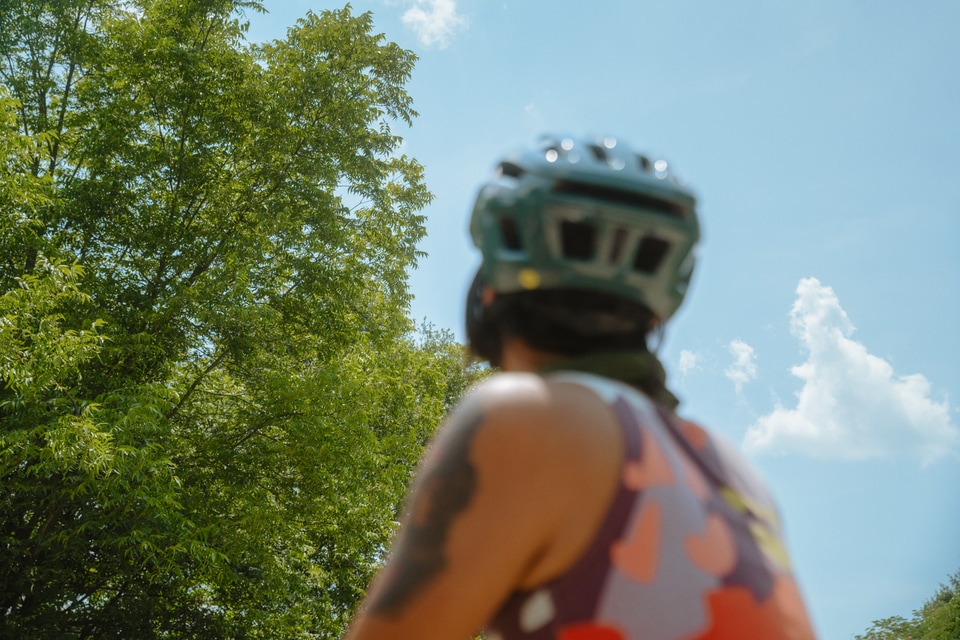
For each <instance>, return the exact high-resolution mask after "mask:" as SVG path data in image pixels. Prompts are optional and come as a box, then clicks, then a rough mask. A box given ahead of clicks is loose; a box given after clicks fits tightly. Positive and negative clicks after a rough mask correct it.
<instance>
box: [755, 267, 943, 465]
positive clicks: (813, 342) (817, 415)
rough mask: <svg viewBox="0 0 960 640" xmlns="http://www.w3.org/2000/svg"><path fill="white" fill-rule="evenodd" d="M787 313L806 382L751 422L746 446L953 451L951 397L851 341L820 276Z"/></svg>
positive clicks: (858, 454)
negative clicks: (792, 401)
mask: <svg viewBox="0 0 960 640" xmlns="http://www.w3.org/2000/svg"><path fill="white" fill-rule="evenodd" d="M790 317H791V323H790V324H791V332H792V333H793V334H794V335H795V336H796V337H797V338H798V339H799V340H800V342H801V344H802V345H803V348H804V350H805V351H806V353H807V361H806V362H804V363H803V364H801V365H798V366H795V367H793V368H792V369H791V373H792V374H793V375H794V376H796V377H797V378H800V379H801V380H803V388H802V389H801V390H800V391H799V392H798V393H797V406H796V407H795V408H793V409H788V408H786V407H782V406H778V407H776V408H775V409H774V410H773V412H771V413H770V414H768V415H765V416H762V417H761V418H760V419H759V420H757V422H756V424H754V425H753V426H751V427H750V429H749V430H748V431H747V434H746V437H745V439H744V445H745V446H746V447H747V448H748V449H750V450H753V451H763V452H771V453H782V452H787V451H796V452H801V453H806V454H809V455H813V456H817V457H822V458H874V457H885V456H891V455H895V454H906V455H911V456H915V457H918V458H920V459H921V460H922V461H923V462H924V463H928V462H931V461H933V460H935V459H936V458H938V457H941V456H943V455H946V454H948V453H951V452H955V451H956V449H957V447H958V445H960V430H958V429H957V427H956V426H954V425H953V424H952V423H951V420H950V406H949V403H948V402H947V401H946V400H945V399H944V400H943V401H942V402H936V401H934V400H933V399H931V397H930V383H929V382H928V381H927V379H926V378H925V377H924V376H922V375H920V374H918V373H915V374H912V375H906V376H900V375H896V374H895V373H894V371H893V367H892V366H890V364H889V363H888V362H887V361H886V360H884V359H882V358H879V357H877V356H875V355H873V354H871V353H869V352H868V351H867V349H866V347H864V346H863V345H862V344H860V343H859V342H857V341H855V340H852V339H851V338H850V336H851V335H852V334H853V332H854V326H853V323H851V322H850V319H849V318H848V317H847V314H846V313H845V312H844V310H843V309H842V308H841V307H840V301H839V300H838V299H837V296H836V295H835V294H834V292H833V289H831V288H830V287H826V286H823V285H821V284H820V282H819V281H818V280H817V279H815V278H805V279H803V280H801V281H800V284H799V285H798V286H797V299H796V302H794V305H793V308H792V309H791V311H790Z"/></svg>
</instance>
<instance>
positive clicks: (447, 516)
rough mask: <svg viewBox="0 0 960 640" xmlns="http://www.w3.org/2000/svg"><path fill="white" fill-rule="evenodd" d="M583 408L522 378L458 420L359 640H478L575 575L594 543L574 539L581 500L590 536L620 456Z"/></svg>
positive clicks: (424, 484) (427, 476)
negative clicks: (592, 435)
mask: <svg viewBox="0 0 960 640" xmlns="http://www.w3.org/2000/svg"><path fill="white" fill-rule="evenodd" d="M575 395H576V393H574V394H573V396H575ZM558 396H566V397H558ZM579 404H582V403H579ZM567 405H570V406H567ZM577 406H578V403H577V402H576V401H575V397H571V396H570V394H569V393H566V394H558V393H557V392H556V390H555V389H554V390H551V388H550V387H549V386H548V385H546V384H544V383H543V381H542V380H540V379H539V378H536V377H535V376H526V375H519V376H517V375H510V376H500V377H499V379H498V380H495V381H493V382H492V383H490V384H487V385H485V386H484V388H482V389H480V390H478V391H476V392H474V393H473V394H471V396H470V397H469V398H468V399H467V400H466V401H465V402H464V403H463V405H461V406H460V407H459V408H458V409H457V410H456V411H454V412H453V413H452V414H451V415H450V416H449V418H448V420H447V422H446V424H445V425H444V427H443V429H442V431H441V434H440V436H439V438H438V440H437V441H436V442H435V443H434V444H433V445H432V447H431V450H430V452H429V453H428V455H427V456H426V460H425V462H424V464H423V466H422V468H421V469H420V471H419V473H418V477H417V480H416V482H415V484H414V487H413V491H412V494H411V498H410V501H409V507H408V513H407V514H406V516H405V520H404V522H403V523H402V525H401V528H400V531H399V534H398V538H397V540H396V543H395V545H394V548H393V550H392V553H391V555H390V557H389V559H388V561H387V564H386V566H385V567H384V569H383V571H382V572H381V573H380V575H379V576H378V578H377V579H376V580H375V581H374V584H373V586H372V587H371V590H370V591H369V593H368V597H367V599H366V602H365V604H364V606H363V607H362V608H361V610H360V612H359V613H358V615H357V617H356V618H355V620H354V622H353V625H352V626H351V630H350V632H349V633H348V636H347V638H348V639H349V640H381V639H390V640H404V639H406V638H409V639H413V638H416V639H417V640H429V639H434V638H435V639H444V640H446V639H466V638H469V637H470V636H471V634H473V633H476V631H477V630H478V629H479V628H480V627H481V626H482V625H483V624H484V623H485V622H486V621H487V620H488V619H489V618H490V616H491V615H492V614H493V613H495V611H496V610H497V608H498V607H499V606H500V605H501V604H502V603H503V601H504V599H505V598H506V597H507V596H508V595H509V594H510V593H511V592H512V591H514V590H515V589H517V588H521V587H523V588H527V587H529V586H532V585H533V584H536V583H538V582H542V581H544V580H545V579H546V578H548V577H553V575H551V573H553V574H556V573H558V572H559V569H562V568H565V567H563V566H562V564H563V563H564V562H565V558H567V557H570V558H571V559H572V558H574V557H575V554H576V553H578V552H579V549H577V545H578V541H581V542H582V541H586V540H588V538H589V535H590V534H591V533H592V530H591V531H586V530H584V531H583V532H582V533H581V534H580V535H579V536H578V535H577V527H576V526H574V527H573V528H572V529H571V527H570V525H569V522H568V521H569V520H570V519H571V518H572V514H573V513H574V511H575V510H576V509H575V508H574V507H572V506H571V498H573V499H574V500H576V499H577V498H578V497H581V498H582V500H581V502H583V503H584V504H589V505H590V506H589V507H588V508H587V509H586V513H585V514H584V515H585V516H586V518H585V519H586V523H587V524H586V527H587V528H589V526H590V519H591V518H593V520H594V521H598V520H599V514H600V509H602V508H603V505H604V500H603V498H604V496H606V499H607V500H609V495H611V494H612V486H613V485H615V482H616V480H615V474H616V466H617V465H616V464H615V461H616V459H617V456H619V450H618V447H619V442H617V441H615V440H613V441H611V440H609V439H607V440H603V439H601V440H600V445H599V447H598V446H597V443H596V442H594V441H592V440H590V439H589V437H587V436H584V435H581V434H583V431H584V430H583V428H582V427H583V423H584V422H585V421H588V420H590V415H589V412H586V413H584V412H583V411H581V412H580V413H581V414H583V415H578V413H577V411H578V410H577ZM611 460H613V461H614V464H613V465H610V464H609V463H610V461H611ZM609 466H612V467H614V469H613V470H610V471H608V470H607V467H609ZM598 500H599V502H600V504H599V506H596V505H597V501H598ZM594 511H596V513H594ZM591 514H592V515H591ZM582 520H583V518H581V521H582ZM581 539H582V540H581Z"/></svg>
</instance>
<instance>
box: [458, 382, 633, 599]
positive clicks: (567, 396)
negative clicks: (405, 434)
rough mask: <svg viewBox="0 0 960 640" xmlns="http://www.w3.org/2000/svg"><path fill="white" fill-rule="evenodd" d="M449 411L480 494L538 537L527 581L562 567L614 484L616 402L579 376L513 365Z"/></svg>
mask: <svg viewBox="0 0 960 640" xmlns="http://www.w3.org/2000/svg"><path fill="white" fill-rule="evenodd" d="M461 416H464V417H463V418H462V417H461ZM465 416H472V417H471V418H465ZM481 416H482V417H481ZM451 418H452V420H451V424H450V425H448V426H449V427H450V428H452V429H453V430H454V431H455V434H452V435H453V436H454V437H453V438H452V439H453V440H460V439H461V438H462V437H469V438H470V440H471V445H470V451H471V461H472V462H473V463H474V464H475V465H476V468H477V469H478V471H479V474H480V479H481V482H482V489H483V491H482V492H481V493H480V494H479V496H478V498H479V500H483V499H484V498H485V497H491V498H492V499H493V500H495V501H496V504H497V505H498V506H497V509H498V511H499V513H500V514H501V515H502V516H503V517H504V518H508V519H509V520H510V521H512V522H514V523H515V524H516V526H518V527H520V526H525V527H528V529H529V530H528V531H527V532H526V535H528V536H529V539H530V540H533V541H535V545H534V549H533V551H534V553H533V554H532V558H534V559H535V560H534V561H531V563H530V564H529V567H528V571H527V572H526V573H525V575H523V576H521V577H520V582H521V586H523V587H524V588H530V587H532V586H536V585H537V584H539V583H542V582H545V581H546V580H549V579H551V578H553V577H556V576H557V575H559V574H560V573H562V572H563V571H564V570H566V569H567V568H568V567H569V566H570V565H571V564H573V562H574V561H575V560H576V559H577V558H578V557H579V555H580V554H581V553H582V551H584V550H585V548H586V546H587V545H588V544H589V542H590V540H591V539H592V538H593V535H594V534H595V532H596V530H597V528H599V525H600V523H601V521H602V518H603V515H604V514H605V513H606V510H607V506H608V505H609V503H610V500H611V499H612V497H613V494H614V492H615V489H616V486H617V480H618V478H619V476H620V468H621V464H622V461H623V456H624V444H623V441H622V435H621V432H620V428H619V426H618V422H617V419H616V417H615V415H614V413H613V411H612V410H611V409H610V407H609V406H608V405H607V404H606V403H605V402H604V401H603V400H602V399H601V398H600V397H599V396H598V395H597V394H596V393H595V392H594V391H592V390H591V389H589V388H587V387H585V386H582V385H579V384H576V383H574V382H569V381H560V380H551V379H545V378H542V377H540V376H537V375H533V374H523V373H507V374H500V375H498V376H494V377H493V378H491V379H489V380H488V381H485V382H484V383H483V384H482V385H480V386H478V387H477V388H476V389H474V390H473V392H472V393H471V394H469V396H468V397H467V398H466V399H465V400H464V402H463V403H462V405H461V407H459V408H458V410H457V412H455V414H454V415H453V416H451ZM467 433H469V435H468V436H467V435H466V434H467ZM443 441H444V438H441V440H440V442H441V446H443V445H442V443H443Z"/></svg>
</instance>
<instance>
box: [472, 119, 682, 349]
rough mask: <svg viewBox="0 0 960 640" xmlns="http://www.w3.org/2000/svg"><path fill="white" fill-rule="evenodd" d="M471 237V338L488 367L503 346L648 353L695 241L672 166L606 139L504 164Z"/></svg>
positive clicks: (545, 147) (673, 303) (483, 198)
mask: <svg viewBox="0 0 960 640" xmlns="http://www.w3.org/2000/svg"><path fill="white" fill-rule="evenodd" d="M470 233H471V236H472V238H473V242H474V244H475V245H476V246H477V247H478V248H479V249H480V251H481V253H482V255H483V263H482V264H481V266H480V269H479V270H478V272H477V275H476V277H475V278H474V282H473V284H472V285H471V287H470V292H469V294H468V300H467V339H468V341H469V343H470V347H471V349H472V350H473V351H474V353H476V354H477V355H479V356H480V357H482V358H485V359H487V360H490V361H491V362H492V363H493V364H497V362H498V360H499V357H500V353H499V352H500V348H501V344H502V340H503V339H505V338H508V337H519V338H521V339H522V340H523V341H524V342H526V343H527V344H529V345H530V346H531V347H533V348H535V349H538V350H541V351H545V352H550V353H555V354H558V355H563V356H579V355H586V354H589V353H593V352H599V351H610V350H638V349H644V348H646V336H647V334H648V333H649V332H650V331H651V330H652V329H653V328H654V327H656V326H658V325H660V324H662V323H663V322H666V321H667V320H668V319H669V318H670V317H671V316H672V315H673V314H674V313H675V312H676V310H677V308H678V307H679V306H680V304H681V303H682V302H683V299H684V296H685V295H686V291H687V286H688V285H689V282H690V278H691V276H692V274H693V268H694V262H695V258H694V250H695V248H696V245H697V242H698V241H699V238H700V228H699V223H698V220H697V214H696V199H695V197H694V195H693V193H692V192H691V191H690V190H689V189H687V188H686V187H684V186H683V185H682V184H681V183H680V182H679V181H678V180H677V179H676V178H675V176H674V175H673V174H672V173H671V172H670V170H669V167H668V166H667V163H666V162H665V161H664V160H662V159H652V158H650V157H648V156H646V155H644V154H640V153H637V152H635V151H633V150H631V149H630V148H629V147H627V145H625V144H623V143H622V142H618V141H617V140H616V139H614V138H609V137H608V138H601V139H584V138H580V139H578V138H559V137H547V138H544V139H543V140H541V141H540V143H538V144H536V145H535V146H533V147H531V148H528V149H525V150H523V151H520V152H518V153H515V154H513V155H510V156H508V157H507V158H505V159H503V160H502V161H501V162H499V163H498V165H497V168H496V171H495V173H494V176H493V177H492V178H491V179H490V181H488V182H487V183H486V184H484V185H483V186H482V187H481V189H480V192H479V195H478V196H477V200H476V204H475V205H474V208H473V215H472V218H471V220H470Z"/></svg>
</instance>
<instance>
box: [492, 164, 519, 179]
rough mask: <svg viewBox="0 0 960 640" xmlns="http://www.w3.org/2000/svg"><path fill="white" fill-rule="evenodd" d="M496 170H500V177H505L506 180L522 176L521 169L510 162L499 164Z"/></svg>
mask: <svg viewBox="0 0 960 640" xmlns="http://www.w3.org/2000/svg"><path fill="white" fill-rule="evenodd" d="M498 169H499V170H500V175H502V176H507V177H508V178H519V177H520V176H522V175H523V174H524V170H523V167H521V166H520V165H516V164H514V163H512V162H501V163H500V166H499V167H498Z"/></svg>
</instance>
